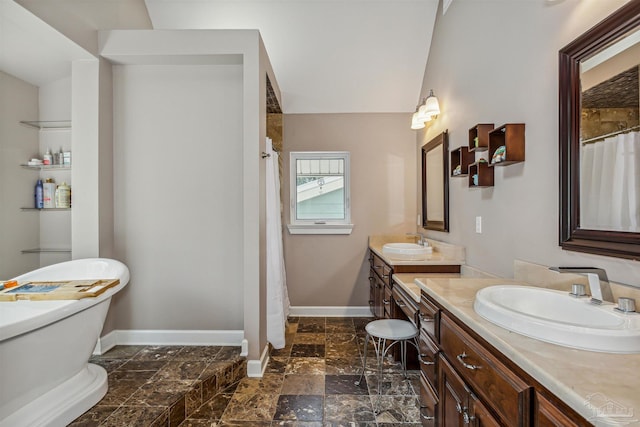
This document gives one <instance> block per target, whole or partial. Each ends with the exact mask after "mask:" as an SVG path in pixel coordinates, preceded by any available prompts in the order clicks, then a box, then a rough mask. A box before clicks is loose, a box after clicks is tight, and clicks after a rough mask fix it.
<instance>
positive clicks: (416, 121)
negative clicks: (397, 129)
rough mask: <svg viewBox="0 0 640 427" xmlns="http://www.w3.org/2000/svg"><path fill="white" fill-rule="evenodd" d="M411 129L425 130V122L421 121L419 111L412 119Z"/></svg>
mask: <svg viewBox="0 0 640 427" xmlns="http://www.w3.org/2000/svg"><path fill="white" fill-rule="evenodd" d="M411 129H413V130H418V129H424V121H420V120H419V118H418V112H417V111H416V112H415V113H413V116H412V117H411Z"/></svg>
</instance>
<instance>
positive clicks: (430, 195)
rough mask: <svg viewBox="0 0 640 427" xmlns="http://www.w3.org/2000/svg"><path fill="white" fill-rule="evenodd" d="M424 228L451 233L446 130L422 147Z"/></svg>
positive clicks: (447, 138)
mask: <svg viewBox="0 0 640 427" xmlns="http://www.w3.org/2000/svg"><path fill="white" fill-rule="evenodd" d="M422 227H423V228H426V229H427V230H437V231H449V137H448V133H447V131H446V130H445V131H444V132H442V133H441V134H439V135H438V136H436V137H435V138H433V139H432V140H431V141H429V142H427V143H426V144H425V145H423V146H422Z"/></svg>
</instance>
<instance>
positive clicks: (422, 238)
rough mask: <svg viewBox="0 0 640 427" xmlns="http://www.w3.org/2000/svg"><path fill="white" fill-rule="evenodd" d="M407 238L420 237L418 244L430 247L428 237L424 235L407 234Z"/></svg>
mask: <svg viewBox="0 0 640 427" xmlns="http://www.w3.org/2000/svg"><path fill="white" fill-rule="evenodd" d="M407 236H415V237H419V238H420V240H418V244H419V245H420V246H428V243H427V237H426V236H425V235H424V234H422V233H407Z"/></svg>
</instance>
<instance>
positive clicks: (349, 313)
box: [289, 306, 373, 317]
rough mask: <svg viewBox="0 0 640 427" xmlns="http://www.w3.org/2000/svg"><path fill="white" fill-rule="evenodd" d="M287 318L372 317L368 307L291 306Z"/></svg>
mask: <svg viewBox="0 0 640 427" xmlns="http://www.w3.org/2000/svg"><path fill="white" fill-rule="evenodd" d="M289 316H298V317H373V314H371V309H370V308H369V306H364V307H363V306H360V307H358V306H352V307H341V306H326V307H323V306H292V307H291V308H290V309H289Z"/></svg>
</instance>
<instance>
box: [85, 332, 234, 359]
mask: <svg viewBox="0 0 640 427" xmlns="http://www.w3.org/2000/svg"><path fill="white" fill-rule="evenodd" d="M243 340H244V331H241V330H238V331H236V330H233V331H179V330H121V329H120V330H118V329H116V330H113V331H111V332H109V333H108V334H106V335H104V336H103V337H100V338H99V339H98V342H97V343H96V346H95V349H94V350H93V354H97V355H100V354H104V353H106V352H107V351H109V350H110V349H112V348H113V347H115V346H116V345H228V346H234V347H241V346H242V343H243Z"/></svg>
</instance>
